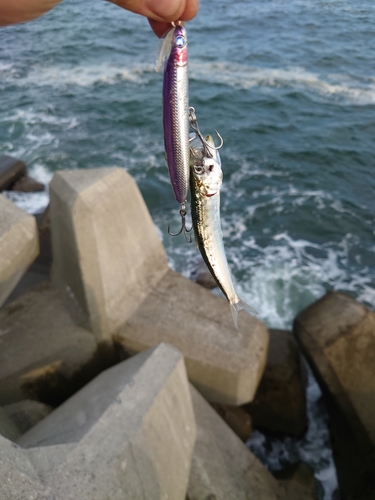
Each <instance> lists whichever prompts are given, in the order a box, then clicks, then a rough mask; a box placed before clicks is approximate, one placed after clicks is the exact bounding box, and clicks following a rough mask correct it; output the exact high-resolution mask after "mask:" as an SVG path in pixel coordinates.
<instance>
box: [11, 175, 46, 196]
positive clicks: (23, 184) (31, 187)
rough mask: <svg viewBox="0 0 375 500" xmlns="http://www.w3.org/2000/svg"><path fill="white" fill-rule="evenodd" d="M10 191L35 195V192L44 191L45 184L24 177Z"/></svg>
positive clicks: (26, 176)
mask: <svg viewBox="0 0 375 500" xmlns="http://www.w3.org/2000/svg"><path fill="white" fill-rule="evenodd" d="M9 189H10V190H12V191H22V192H23V193H33V192H34V191H44V184H42V183H41V182H37V181H35V180H34V179H32V178H31V177H29V176H28V175H23V176H22V177H20V178H19V179H18V180H16V182H15V183H14V184H12V185H11V186H10V187H9Z"/></svg>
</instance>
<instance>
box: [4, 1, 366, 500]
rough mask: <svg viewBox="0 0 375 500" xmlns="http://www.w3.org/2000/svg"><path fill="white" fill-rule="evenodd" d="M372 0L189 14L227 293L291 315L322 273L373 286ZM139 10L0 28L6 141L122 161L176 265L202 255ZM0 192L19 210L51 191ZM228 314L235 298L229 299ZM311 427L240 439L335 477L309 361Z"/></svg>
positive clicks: (327, 488) (189, 268) (195, 90)
mask: <svg viewBox="0 0 375 500" xmlns="http://www.w3.org/2000/svg"><path fill="white" fill-rule="evenodd" d="M374 26H375V4H374V2H372V1H370V0H367V1H365V0H358V1H356V2H351V1H349V0H341V1H340V0H285V1H284V0H248V1H246V2H245V1H240V0H238V1H236V2H224V0H215V1H212V0H211V1H210V0H206V1H203V2H202V5H201V8H200V11H199V14H198V16H197V18H196V19H194V20H193V21H192V22H190V23H189V24H188V26H187V30H188V37H189V57H190V62H189V76H190V105H191V106H194V107H195V109H196V112H197V116H198V119H199V124H200V127H201V130H202V131H203V133H204V134H207V133H210V134H213V132H214V129H215V128H216V129H217V130H218V131H219V132H220V134H221V135H222V136H223V138H224V141H225V144H224V146H223V148H222V149H221V151H220V154H221V158H222V167H223V171H224V183H223V188H222V209H221V210H222V211H221V216H222V225H223V232H224V239H225V247H226V251H227V255H228V261H229V264H230V267H231V269H232V272H233V276H234V281H235V283H236V288H237V289H238V292H239V295H240V296H241V297H242V298H243V299H245V300H246V301H247V302H248V303H249V304H250V305H251V306H253V307H254V308H255V309H256V310H257V311H258V312H259V317H260V318H261V319H262V320H263V321H265V323H266V324H267V325H268V326H270V327H274V328H275V327H277V328H291V325H292V320H293V318H294V317H295V315H296V313H298V311H300V310H301V309H302V308H304V307H306V306H307V305H309V304H310V303H311V302H313V301H315V300H316V299H317V298H319V297H321V296H322V295H323V294H324V293H325V292H326V291H327V290H340V291H344V292H345V293H347V294H349V295H351V296H353V297H355V298H357V299H358V300H360V301H361V302H363V303H365V304H366V305H368V306H369V307H373V306H374V301H375V286H374V285H375V268H374V252H375V233H374V212H375V195H374V193H375V176H374V175H373V171H374V165H373V164H374V153H375V145H374V139H375V67H374V66H375V63H374V58H373V54H374V53H375V36H374V34H375V28H374ZM157 45H158V42H157V39H156V37H155V36H154V34H153V33H152V31H151V30H150V28H149V26H148V24H147V21H146V20H145V19H143V18H141V17H139V16H136V15H134V14H131V13H128V12H126V11H124V10H121V9H119V8H118V7H116V6H114V5H112V4H109V3H107V2H103V1H99V0H94V1H90V2H89V1H88V0H86V1H80V2H77V1H73V0H65V1H64V2H63V3H62V4H61V5H60V6H58V7H57V8H55V9H54V10H53V11H51V12H50V13H48V14H46V15H45V16H43V17H42V18H40V19H38V20H36V21H33V22H30V23H26V24H22V25H17V26H10V27H6V28H2V29H0V91H1V107H0V154H9V155H12V156H16V157H20V158H22V159H24V160H25V161H26V163H27V165H28V168H29V171H30V174H31V175H32V176H34V177H35V178H36V179H38V180H41V181H44V182H48V181H49V180H50V179H51V177H52V175H53V172H55V171H56V170H59V169H76V168H93V167H94V168H95V167H103V166H113V165H117V166H120V167H123V168H125V169H126V170H127V171H129V173H130V174H131V175H133V176H134V177H135V179H136V180H137V182H138V185H139V187H140V189H141V191H142V194H143V196H144V198H145V200H146V203H147V205H148V208H149V210H150V212H151V215H152V217H153V219H154V221H155V224H156V226H157V228H158V232H159V234H160V235H161V237H162V239H163V243H164V245H165V247H166V250H167V253H168V257H169V262H170V265H171V267H172V268H174V269H175V270H177V271H178V272H180V273H182V274H183V275H185V276H187V277H189V276H190V275H191V274H192V273H193V272H194V270H195V268H196V265H197V263H198V261H199V255H198V254H197V251H196V249H195V246H194V245H193V244H192V245H188V244H187V243H186V242H185V240H184V238H183V237H179V238H177V237H176V238H172V237H170V236H169V235H168V234H167V226H168V224H171V229H172V231H173V230H174V229H178V227H179V224H180V218H179V214H178V211H179V206H178V205H177V203H176V201H175V199H174V197H173V194H172V190H171V187H170V184H169V179H168V174H167V169H166V163H165V158H164V150H163V135H162V119H161V91H162V76H161V75H160V74H157V73H155V71H154V64H155V59H156V51H157ZM8 196H9V197H10V198H11V199H13V200H14V201H15V202H16V203H18V204H20V205H21V206H23V207H24V208H25V209H26V210H28V211H29V212H37V211H40V210H42V209H43V208H44V207H45V206H46V204H47V202H48V194H47V193H41V194H18V193H9V194H8ZM228 314H230V312H229V308H228ZM308 395H309V419H310V427H309V433H308V434H307V436H306V437H305V438H304V440H302V441H298V442H294V441H293V440H289V441H288V440H284V441H283V442H278V441H277V440H275V441H273V442H272V443H271V444H269V443H268V445H267V446H266V443H265V440H266V438H265V437H264V436H263V435H262V434H260V433H258V432H255V433H254V435H253V438H252V440H251V442H250V443H249V446H250V447H251V448H252V449H253V450H254V451H255V452H256V453H257V454H258V456H260V457H261V458H262V459H263V461H264V462H265V463H266V464H267V465H268V467H270V468H271V469H272V470H276V469H277V468H280V467H281V466H282V465H283V463H284V462H285V461H288V460H289V461H296V460H299V459H303V460H305V461H307V462H310V463H311V464H312V465H313V466H314V467H315V471H316V477H317V478H318V479H319V481H320V484H321V485H322V489H321V492H320V498H324V499H325V500H330V499H331V498H333V496H334V493H333V492H334V490H335V488H336V486H335V485H336V479H335V477H336V476H335V471H334V467H333V462H332V454H331V450H330V447H329V436H328V431H327V425H326V418H327V417H326V414H325V412H324V407H323V406H322V403H321V397H320V392H319V389H318V387H317V385H316V383H315V381H314V379H313V378H312V376H310V382H309V386H308Z"/></svg>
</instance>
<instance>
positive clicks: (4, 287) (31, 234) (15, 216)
mask: <svg viewBox="0 0 375 500" xmlns="http://www.w3.org/2000/svg"><path fill="white" fill-rule="evenodd" d="M38 252H39V244H38V234H37V227H36V221H35V218H34V217H33V216H32V215H29V214H28V213H26V212H25V211H24V210H22V209H21V208H19V207H17V206H16V205H15V204H14V203H12V202H11V201H9V200H7V199H6V198H5V197H4V196H2V195H0V307H1V306H2V305H3V304H4V302H5V300H6V299H7V297H8V296H9V295H10V293H11V292H12V290H13V289H14V287H15V286H16V285H17V283H18V281H19V280H20V279H21V277H22V276H23V274H24V273H25V271H26V270H27V268H28V267H29V266H30V264H31V263H32V261H33V260H34V259H35V257H36V256H37V255H38Z"/></svg>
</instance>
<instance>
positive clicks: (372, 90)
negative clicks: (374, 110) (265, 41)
mask: <svg viewBox="0 0 375 500" xmlns="http://www.w3.org/2000/svg"><path fill="white" fill-rule="evenodd" d="M190 69H191V71H190V77H191V78H192V79H193V80H198V81H204V82H210V84H212V83H217V84H223V85H228V86H230V87H239V88H242V89H251V88H254V87H264V88H281V89H282V88H290V89H298V90H304V91H307V92H310V93H311V92H312V93H315V94H318V95H320V96H323V97H326V98H329V99H330V100H332V98H335V101H336V102H338V103H344V104H354V105H366V104H374V103H375V84H373V83H370V84H366V85H365V86H364V84H363V83H362V82H358V81H356V80H353V79H352V78H349V77H347V76H346V75H331V76H332V80H341V83H334V82H333V81H332V82H330V81H329V80H328V79H324V78H323V77H322V76H320V75H318V74H315V73H312V72H309V71H306V70H305V69H304V68H301V67H292V68H287V69H280V68H260V67H255V66H246V65H244V64H237V63H232V62H199V63H198V62H193V63H191V64H190ZM343 82H345V84H344V83H343Z"/></svg>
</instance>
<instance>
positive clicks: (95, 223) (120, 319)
mask: <svg viewBox="0 0 375 500" xmlns="http://www.w3.org/2000/svg"><path fill="white" fill-rule="evenodd" d="M50 197H51V202H50V210H51V228H52V249H53V267H52V276H53V281H54V283H55V284H56V285H57V286H58V287H60V288H61V289H62V290H64V291H66V292H67V293H66V299H67V301H69V302H72V303H73V306H79V308H80V309H81V311H82V312H83V314H84V315H85V316H86V321H87V323H83V326H85V327H86V328H88V329H89V330H91V331H92V332H94V334H95V335H96V338H97V340H103V339H104V340H109V339H110V338H111V335H112V334H113V333H115V332H116V331H117V329H118V328H119V327H120V326H121V325H122V324H123V323H124V322H125V321H126V320H127V319H128V318H129V317H130V316H131V315H132V314H133V313H134V311H135V310H136V309H137V307H138V306H139V305H140V303H141V302H142V300H143V299H144V298H145V297H146V296H147V294H148V293H149V292H150V291H151V290H152V289H153V287H154V286H155V285H156V284H157V283H158V281H159V280H160V279H161V277H162V276H163V275H164V274H165V273H166V272H167V269H168V266H167V258H166V254H165V250H164V247H163V245H162V243H161V241H160V239H159V237H158V235H157V232H156V229H155V227H154V224H153V222H152V219H151V217H150V214H149V212H148V210H147V207H146V204H145V202H144V200H143V198H142V195H141V194H140V191H139V189H138V187H137V185H136V183H135V181H134V179H133V178H132V177H131V176H130V175H129V174H127V173H126V172H125V170H123V169H120V168H100V169H91V170H88V169H85V170H73V171H67V170H66V171H63V172H57V173H56V174H55V175H54V177H53V179H52V182H51V185H50Z"/></svg>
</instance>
